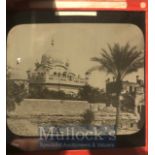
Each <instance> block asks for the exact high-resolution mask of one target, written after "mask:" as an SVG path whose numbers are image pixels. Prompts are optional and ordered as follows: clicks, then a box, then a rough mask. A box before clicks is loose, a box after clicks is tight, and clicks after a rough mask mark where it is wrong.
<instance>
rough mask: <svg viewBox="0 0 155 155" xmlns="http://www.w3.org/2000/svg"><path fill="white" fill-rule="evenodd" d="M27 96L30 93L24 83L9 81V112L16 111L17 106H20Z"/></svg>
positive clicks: (7, 96) (7, 97) (7, 100)
mask: <svg viewBox="0 0 155 155" xmlns="http://www.w3.org/2000/svg"><path fill="white" fill-rule="evenodd" d="M27 95H28V93H27V89H26V88H25V84H24V83H22V82H15V81H13V80H7V94H6V103H7V109H8V111H12V110H14V109H15V107H16V104H20V102H21V101H22V100H23V99H24V98H25V97H26V96H27Z"/></svg>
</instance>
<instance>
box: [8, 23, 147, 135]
mask: <svg viewBox="0 0 155 155" xmlns="http://www.w3.org/2000/svg"><path fill="white" fill-rule="evenodd" d="M144 49H145V47H144V36H143V33H142V31H141V29H140V28H139V27H138V26H136V25H134V24H130V23H129V24H127V23H126V24H123V23H120V24H119V23H117V24H115V23H111V24H110V23H107V24H106V23H99V24H97V23H61V24H58V23H50V24H21V25H17V26H15V27H13V28H12V29H11V30H10V31H9V34H8V38H7V125H8V127H9V129H10V131H11V132H12V133H14V134H15V135H19V136H38V135H39V132H38V129H39V128H40V127H44V126H53V127H59V126H60V127H61V126H65V127H68V126H74V127H75V128H77V130H81V131H83V129H82V128H85V126H91V127H109V126H113V127H114V133H113V134H116V135H131V134H134V133H137V132H139V131H140V130H141V128H142V127H143V126H144V123H145V76H144V73H145V62H144V59H145V58H144V57H145V54H144V53H145V51H144ZM88 130H89V129H88ZM109 134H110V133H109ZM64 136H65V135H64Z"/></svg>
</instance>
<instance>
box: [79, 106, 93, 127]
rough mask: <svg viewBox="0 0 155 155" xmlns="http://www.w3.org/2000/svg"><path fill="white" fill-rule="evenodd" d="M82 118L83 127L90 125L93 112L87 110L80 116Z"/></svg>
mask: <svg viewBox="0 0 155 155" xmlns="http://www.w3.org/2000/svg"><path fill="white" fill-rule="evenodd" d="M82 118H83V119H82V124H83V125H90V124H91V123H92V122H93V121H94V119H95V116H94V112H93V111H92V110H90V109H87V110H86V111H85V112H84V114H83V115H82Z"/></svg>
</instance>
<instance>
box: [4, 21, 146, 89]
mask: <svg viewBox="0 0 155 155" xmlns="http://www.w3.org/2000/svg"><path fill="white" fill-rule="evenodd" d="M52 40H54V46H51V42H52ZM127 42H128V43H129V44H130V45H131V46H136V47H137V50H140V51H142V52H144V37H143V34H142V31H141V30H140V29H139V28H138V27H137V26H136V25H133V24H105V23H104V24H103V23H100V24H94V23H93V24H91V23H90V24H84V23H81V24H80V23H78V24H77V23H76V24H70V23H67V24H23V25H18V26H15V27H14V28H12V29H11V30H10V32H9V34H8V40H7V65H9V66H11V67H13V68H17V70H18V71H19V72H21V74H26V71H27V70H28V69H32V68H33V67H34V63H35V62H36V61H40V60H41V56H42V55H43V54H48V55H50V56H52V57H54V58H59V59H61V60H63V61H69V63H70V69H71V71H72V72H74V73H76V74H80V75H81V76H83V77H84V75H85V72H86V71H87V70H89V69H90V68H91V67H93V66H96V65H97V62H93V61H91V60H90V59H91V58H92V57H98V56H100V53H101V52H102V50H101V49H102V48H103V49H106V50H107V49H108V48H107V44H110V45H113V44H114V43H119V44H120V45H122V46H124V45H125V44H126V43H127ZM17 58H21V63H20V64H19V65H17V63H16V60H17ZM136 75H139V76H140V78H142V79H143V78H144V70H143V69H140V70H139V71H138V72H137V73H133V74H130V75H129V76H127V77H126V78H125V80H128V81H132V82H135V80H136ZM107 78H111V79H112V76H111V75H107V73H105V72H101V71H94V72H92V74H91V75H90V78H89V83H90V85H92V86H94V87H99V88H105V81H106V79H107Z"/></svg>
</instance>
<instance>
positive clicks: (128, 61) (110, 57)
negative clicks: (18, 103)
mask: <svg viewBox="0 0 155 155" xmlns="http://www.w3.org/2000/svg"><path fill="white" fill-rule="evenodd" d="M91 60H92V61H96V62H97V63H98V64H99V65H98V66H95V67H93V69H92V70H96V69H98V70H100V71H105V72H107V73H108V74H111V75H112V76H114V78H115V91H116V92H115V93H116V97H117V107H116V109H117V112H116V134H117V133H118V124H119V120H120V118H119V114H120V95H121V91H122V81H123V79H124V78H125V77H126V76H127V75H128V74H131V73H133V72H136V71H138V69H139V68H142V67H144V55H143V53H142V52H141V51H137V47H136V46H133V47H130V45H129V43H127V44H125V45H124V46H120V45H119V44H118V43H115V44H114V45H113V46H111V45H109V44H108V50H105V49H102V53H101V55H100V57H93V58H92V59H91Z"/></svg>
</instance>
